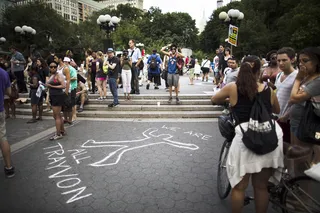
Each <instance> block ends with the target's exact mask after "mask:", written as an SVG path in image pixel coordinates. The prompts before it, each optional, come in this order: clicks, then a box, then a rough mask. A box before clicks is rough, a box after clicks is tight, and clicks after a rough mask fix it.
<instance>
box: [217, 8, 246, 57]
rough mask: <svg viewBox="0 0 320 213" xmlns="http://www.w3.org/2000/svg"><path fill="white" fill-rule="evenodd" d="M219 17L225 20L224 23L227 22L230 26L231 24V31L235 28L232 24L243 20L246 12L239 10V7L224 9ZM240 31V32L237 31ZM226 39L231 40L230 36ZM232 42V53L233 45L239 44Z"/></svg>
mask: <svg viewBox="0 0 320 213" xmlns="http://www.w3.org/2000/svg"><path fill="white" fill-rule="evenodd" d="M219 19H220V20H221V21H223V22H224V23H226V24H227V25H228V26H229V32H230V31H231V32H232V30H233V27H232V25H234V26H235V25H236V24H237V22H240V21H241V20H243V19H244V14H243V13H242V12H241V11H240V10H237V9H230V10H229V11H228V13H227V12H225V11H222V12H221V13H219ZM236 29H237V28H236ZM237 33H238V32H237ZM226 41H228V42H229V43H230V41H229V37H228V39H226ZM230 44H231V54H232V46H236V45H237V44H232V43H230Z"/></svg>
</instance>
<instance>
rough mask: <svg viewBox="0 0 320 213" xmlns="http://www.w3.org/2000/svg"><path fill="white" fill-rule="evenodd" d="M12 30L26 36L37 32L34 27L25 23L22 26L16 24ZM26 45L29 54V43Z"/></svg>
mask: <svg viewBox="0 0 320 213" xmlns="http://www.w3.org/2000/svg"><path fill="white" fill-rule="evenodd" d="M14 31H15V32H16V33H20V35H24V36H26V37H28V36H30V35H36V34H37V31H36V30H35V29H33V28H32V27H29V26H27V25H23V26H22V27H20V26H16V27H15V28H14ZM27 46H28V52H29V55H31V52H32V51H31V45H27Z"/></svg>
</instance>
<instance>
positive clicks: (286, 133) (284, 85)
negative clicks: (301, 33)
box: [268, 47, 298, 142]
mask: <svg viewBox="0 0 320 213" xmlns="http://www.w3.org/2000/svg"><path fill="white" fill-rule="evenodd" d="M294 62H295V51H294V49H292V48H290V47H284V48H281V49H280V50H278V52H277V63H278V66H279V69H280V70H281V72H280V73H279V74H278V75H277V77H276V81H275V85H272V83H270V82H269V83H268V84H269V85H270V86H271V87H273V88H274V89H276V94H277V98H278V101H279V105H280V113H279V115H278V116H279V120H278V123H279V125H280V126H281V128H282V131H283V141H285V142H290V140H291V137H290V122H289V117H290V108H291V105H290V104H289V99H290V95H291V90H292V87H293V84H294V82H295V79H296V76H297V74H298V71H297V70H295V69H294V68H293V65H292V64H293V63H294Z"/></svg>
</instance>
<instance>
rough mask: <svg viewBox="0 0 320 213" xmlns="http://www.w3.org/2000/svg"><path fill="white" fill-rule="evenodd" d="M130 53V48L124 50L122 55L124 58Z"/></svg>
mask: <svg viewBox="0 0 320 213" xmlns="http://www.w3.org/2000/svg"><path fill="white" fill-rule="evenodd" d="M128 54H129V52H128V50H124V51H123V52H122V56H123V57H124V58H127V57H128Z"/></svg>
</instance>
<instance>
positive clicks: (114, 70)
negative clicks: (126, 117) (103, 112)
mask: <svg viewBox="0 0 320 213" xmlns="http://www.w3.org/2000/svg"><path fill="white" fill-rule="evenodd" d="M107 53H108V60H107V66H108V69H109V71H108V77H109V87H110V90H111V93H112V95H113V103H111V104H109V105H108V107H117V106H118V105H119V101H118V86H117V79H118V67H117V66H119V59H118V58H117V57H115V56H114V51H113V49H112V48H108V52H107Z"/></svg>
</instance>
